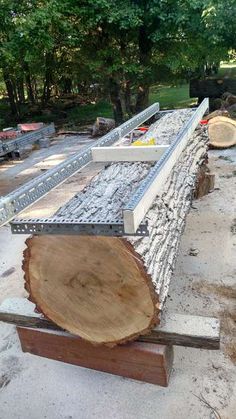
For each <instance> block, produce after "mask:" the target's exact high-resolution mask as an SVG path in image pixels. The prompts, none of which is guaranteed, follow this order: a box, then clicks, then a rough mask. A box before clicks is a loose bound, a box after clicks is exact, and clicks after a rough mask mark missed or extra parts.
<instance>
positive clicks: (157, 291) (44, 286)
mask: <svg viewBox="0 0 236 419" xmlns="http://www.w3.org/2000/svg"><path fill="white" fill-rule="evenodd" d="M190 114H191V111H176V112H174V113H173V114H171V115H167V116H164V117H163V118H162V119H161V120H159V121H157V122H156V123H155V124H154V125H155V126H154V127H153V129H152V131H151V135H152V136H153V133H156V134H155V138H156V142H157V143H164V144H168V143H169V144H170V143H171V142H172V141H173V139H174V138H175V136H176V134H177V133H178V132H179V130H180V129H181V127H182V125H183V122H185V121H186V120H187V119H188V118H189V116H190ZM147 135H148V134H147ZM207 140H208V138H207V135H206V134H205V131H204V128H201V127H199V129H198V130H197V131H195V133H194V135H193V136H192V137H191V139H190V140H189V143H188V145H187V147H186V149H185V150H184V151H183V153H182V155H181V157H180V158H179V160H178V161H176V164H175V166H174V168H173V170H172V171H171V173H170V174H169V178H168V180H167V182H166V184H165V186H164V187H163V191H162V193H161V194H160V196H159V197H157V198H156V199H155V201H154V203H153V205H152V207H151V208H150V209H149V211H148V213H147V215H146V217H145V221H148V229H149V236H147V237H123V238H118V237H101V236H53V235H50V236H38V237H37V236H34V237H32V238H30V239H28V240H27V249H26V250H25V252H24V263H23V268H24V271H25V280H26V289H27V290H28V292H29V295H30V299H31V300H32V301H33V302H35V303H36V306H37V308H38V310H39V311H41V312H42V313H44V315H45V316H46V317H47V318H49V319H50V320H52V321H54V322H55V323H56V324H57V325H59V326H61V327H62V328H65V329H66V330H68V331H69V332H71V333H73V334H76V335H79V336H81V337H82V338H83V339H85V340H88V341H90V342H92V343H95V344H109V345H115V344H117V343H121V342H126V341H128V340H132V339H134V338H136V337H137V336H139V335H141V334H145V333H148V332H149V331H150V330H151V329H152V328H153V327H154V326H155V324H157V323H158V322H159V319H160V311H161V310H162V308H163V304H164V302H165V299H166V296H167V293H168V288H169V283H170V279H171V276H172V273H173V270H174V266H175V260H176V256H177V253H178V248H179V243H180V239H181V235H182V233H183V229H184V226H185V221H186V216H187V213H188V211H189V209H190V205H191V200H192V195H193V191H194V185H195V181H196V177H197V172H198V167H199V165H200V164H201V162H202V161H203V160H204V159H205V155H206V149H207ZM151 167H152V163H140V162H136V163H122V164H121V163H117V164H112V165H110V166H109V167H108V168H106V169H104V170H103V171H102V172H101V173H100V174H99V175H97V176H96V177H95V178H94V179H93V180H92V182H91V183H90V184H89V185H88V186H87V187H86V189H85V190H84V191H82V192H80V193H78V194H77V195H76V196H75V197H74V198H73V199H72V200H71V201H70V202H69V203H68V204H66V205H65V206H64V207H62V208H60V209H59V210H58V212H57V214H56V215H57V216H58V217H59V218H62V219H64V218H73V219H78V220H79V219H81V218H83V221H86V220H87V221H89V220H91V219H92V220H95V221H96V220H97V221H100V222H102V221H105V222H109V220H115V221H116V220H117V221H118V220H120V219H121V218H122V208H123V206H124V205H125V204H126V203H127V201H128V200H129V198H130V196H131V195H132V193H133V192H134V191H135V190H136V189H137V186H138V185H139V184H140V182H141V181H142V180H143V179H144V178H145V177H146V175H147V174H148V172H149V170H150V168H151Z"/></svg>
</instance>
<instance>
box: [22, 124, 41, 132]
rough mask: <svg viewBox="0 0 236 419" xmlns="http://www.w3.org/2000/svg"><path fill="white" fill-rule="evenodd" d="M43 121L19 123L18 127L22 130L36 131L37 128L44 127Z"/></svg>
mask: <svg viewBox="0 0 236 419" xmlns="http://www.w3.org/2000/svg"><path fill="white" fill-rule="evenodd" d="M43 126H44V123H43V122H33V123H31V124H18V125H17V128H18V129H19V130H20V131H22V132H28V131H36V130H37V129H40V128H43Z"/></svg>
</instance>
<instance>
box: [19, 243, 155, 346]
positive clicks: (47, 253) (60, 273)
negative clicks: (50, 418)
mask: <svg viewBox="0 0 236 419" xmlns="http://www.w3.org/2000/svg"><path fill="white" fill-rule="evenodd" d="M26 244H27V249H26V250H25V253H24V263H23V270H24V271H25V280H26V289H27V291H28V292H29V295H30V300H31V301H33V302H35V303H36V306H37V308H38V309H39V311H40V312H42V313H43V314H44V315H45V316H46V317H47V318H48V319H50V320H52V321H53V322H55V323H56V324H57V325H59V326H60V327H62V328H63V329H66V330H67V331H69V332H71V333H73V334H75V335H78V336H80V337H82V338H83V339H85V340H87V341H89V342H92V343H94V344H108V345H111V346H112V345H114V344H117V343H122V342H126V341H128V340H130V339H134V338H135V337H136V336H139V335H140V334H145V333H148V332H149V331H150V330H151V329H152V328H153V327H154V325H155V324H157V322H158V319H157V314H158V310H157V307H158V301H157V297H156V295H155V293H154V290H153V288H152V283H151V280H150V279H149V278H148V274H147V273H146V270H145V268H144V266H143V262H142V261H141V259H140V257H139V255H138V254H137V253H135V251H134V249H133V248H132V246H131V245H130V244H129V243H128V242H126V241H125V240H124V239H119V238H116V237H92V236H51V235H50V236H34V237H33V238H31V239H27V241H26Z"/></svg>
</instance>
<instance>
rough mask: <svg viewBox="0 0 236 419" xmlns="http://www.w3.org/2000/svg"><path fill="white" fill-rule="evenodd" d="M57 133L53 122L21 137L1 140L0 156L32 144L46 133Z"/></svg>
mask: <svg viewBox="0 0 236 419" xmlns="http://www.w3.org/2000/svg"><path fill="white" fill-rule="evenodd" d="M54 133H55V125H54V123H51V124H50V125H47V126H46V127H43V128H40V129H38V130H37V131H33V132H29V133H28V134H23V135H21V136H20V137H18V138H16V139H14V140H10V141H6V142H0V157H2V156H5V155H6V154H8V153H11V152H12V151H15V150H19V149H21V148H22V147H24V146H26V145H28V144H32V143H34V142H35V141H38V140H40V139H41V138H43V137H45V136H46V135H51V134H54Z"/></svg>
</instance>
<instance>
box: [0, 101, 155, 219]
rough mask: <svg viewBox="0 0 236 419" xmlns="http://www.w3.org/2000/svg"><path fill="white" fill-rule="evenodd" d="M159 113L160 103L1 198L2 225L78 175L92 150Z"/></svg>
mask: <svg viewBox="0 0 236 419" xmlns="http://www.w3.org/2000/svg"><path fill="white" fill-rule="evenodd" d="M158 111H159V103H154V104H153V105H152V106H150V107H149V108H147V109H145V110H144V111H143V112H141V113H139V114H138V115H136V116H134V117H133V118H131V119H130V120H128V121H127V122H125V123H124V124H122V125H120V126H119V127H118V128H115V129H114V130H113V131H111V132H110V133H108V134H106V135H104V136H103V137H101V138H100V139H99V140H97V141H96V142H95V143H94V144H92V145H89V146H87V147H86V148H85V149H83V151H81V152H80V153H77V154H75V155H74V156H72V157H70V158H68V159H66V160H65V161H64V162H62V163H60V164H58V165H57V166H55V167H54V168H52V169H50V170H48V171H47V172H46V173H43V174H42V175H40V176H38V177H37V178H35V179H33V180H31V181H29V182H27V183H26V184H25V185H23V186H21V187H20V188H18V189H16V190H15V191H13V192H11V193H10V194H9V195H6V196H5V197H3V198H1V199H0V226H2V225H4V224H5V223H7V222H8V221H10V220H11V219H12V218H13V217H15V215H16V214H18V213H20V212H21V211H23V210H24V209H25V208H27V207H28V206H30V205H31V204H32V203H34V202H36V201H38V200H39V199H40V198H41V197H42V196H44V195H45V194H47V193H48V192H49V191H50V190H52V189H53V188H55V187H56V186H58V185H59V184H60V183H63V182H64V181H65V180H66V179H68V178H69V177H70V176H72V175H74V174H75V173H76V172H77V171H78V170H79V169H81V167H83V166H85V165H86V164H88V163H89V162H90V161H91V160H92V152H91V148H92V147H100V146H105V145H111V144H113V143H114V142H115V141H118V140H119V139H120V138H121V137H123V136H124V135H126V134H128V133H129V132H131V131H132V130H133V129H135V128H136V127H137V126H139V125H140V124H142V123H143V122H144V121H147V120H148V119H149V118H151V117H152V116H153V115H155V114H156V113H157V112H158Z"/></svg>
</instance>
